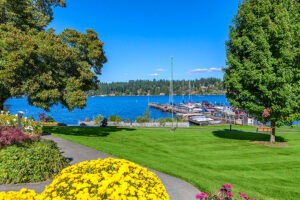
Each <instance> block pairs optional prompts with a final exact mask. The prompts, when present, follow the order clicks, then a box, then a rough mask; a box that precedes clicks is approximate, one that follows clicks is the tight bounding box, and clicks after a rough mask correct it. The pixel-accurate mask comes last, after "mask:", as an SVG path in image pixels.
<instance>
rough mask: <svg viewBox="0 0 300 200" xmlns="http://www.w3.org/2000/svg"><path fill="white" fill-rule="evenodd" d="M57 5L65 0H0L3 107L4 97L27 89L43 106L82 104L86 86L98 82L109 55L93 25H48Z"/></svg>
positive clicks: (33, 101) (34, 101) (31, 98)
mask: <svg viewBox="0 0 300 200" xmlns="http://www.w3.org/2000/svg"><path fill="white" fill-rule="evenodd" d="M53 6H65V2H64V0H9V1H8V0H7V1H6V0H0V16H1V19H0V89H1V91H0V107H1V108H3V104H4V102H5V100H6V99H8V98H10V97H14V96H18V95H26V96H27V97H28V102H29V104H31V105H35V106H38V107H41V108H43V109H45V110H49V108H50V107H51V106H52V105H54V104H58V103H61V104H62V105H63V106H65V107H67V108H68V109H69V110H72V109H74V108H75V107H78V108H83V107H84V106H85V103H86V99H87V95H86V91H88V90H91V89H95V88H97V83H98V80H97V74H101V69H102V66H103V63H105V62H106V57H105V55H104V51H103V48H102V47H103V43H102V42H101V41H100V40H99V39H98V35H97V33H96V32H95V31H93V30H90V29H89V30H87V31H86V33H85V34H83V33H80V32H78V31H76V30H71V29H65V30H64V31H63V32H62V33H60V34H56V33H55V31H54V30H53V29H48V30H46V27H47V26H48V24H49V23H50V22H51V20H52V19H53V13H52V8H53Z"/></svg>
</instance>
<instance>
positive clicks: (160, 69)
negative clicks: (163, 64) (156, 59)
mask: <svg viewBox="0 0 300 200" xmlns="http://www.w3.org/2000/svg"><path fill="white" fill-rule="evenodd" d="M156 71H157V72H164V71H165V69H163V68H157V69H156Z"/></svg>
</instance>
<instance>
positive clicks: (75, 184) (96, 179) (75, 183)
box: [40, 158, 169, 200]
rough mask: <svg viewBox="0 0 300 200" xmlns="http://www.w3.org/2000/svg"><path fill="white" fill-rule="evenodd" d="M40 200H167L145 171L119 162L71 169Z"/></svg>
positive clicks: (94, 162)
mask: <svg viewBox="0 0 300 200" xmlns="http://www.w3.org/2000/svg"><path fill="white" fill-rule="evenodd" d="M40 197H41V199H54V198H59V199H160V200H164V199H169V196H168V194H167V192H166V189H165V187H164V186H163V184H162V183H161V181H160V180H159V179H158V177H157V176H156V175H155V174H154V173H153V172H150V171H148V170H147V169H146V168H143V167H140V166H139V165H137V164H135V163H132V162H129V161H127V160H122V159H114V158H107V159H104V160H100V159H98V160H92V161H90V162H88V161H85V162H81V163H79V164H76V165H72V166H70V167H67V168H65V169H63V170H62V172H61V173H60V174H59V175H58V176H57V177H56V178H55V179H54V180H53V182H52V183H51V184H50V185H49V186H47V187H46V189H45V190H44V191H43V192H42V194H41V196H40Z"/></svg>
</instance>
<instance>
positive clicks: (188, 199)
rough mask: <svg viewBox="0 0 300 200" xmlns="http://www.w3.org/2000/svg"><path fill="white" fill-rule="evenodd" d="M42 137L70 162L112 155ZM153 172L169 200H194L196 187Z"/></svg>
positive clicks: (14, 188)
mask: <svg viewBox="0 0 300 200" xmlns="http://www.w3.org/2000/svg"><path fill="white" fill-rule="evenodd" d="M43 138H45V139H49V140H53V141H55V142H56V143H57V145H58V147H59V148H60V149H61V152H62V153H63V155H64V156H65V157H67V158H69V159H70V160H71V164H74V163H78V162H81V161H85V160H94V159H98V158H101V159H104V158H107V157H112V156H110V155H108V154H105V153H102V152H99V151H97V150H94V149H91V148H88V147H85V146H82V145H80V144H75V143H73V142H70V141H67V140H64V139H62V138H59V137H55V136H53V135H46V136H43ZM151 171H154V170H151ZM154 172H155V173H156V175H157V176H158V177H159V178H160V180H161V181H162V182H163V184H164V186H165V187H166V189H167V192H168V194H169V196H170V199H171V200H195V196H196V194H197V193H199V190H198V189H197V188H195V187H194V186H192V185H191V184H189V183H187V182H185V181H182V180H180V179H178V178H174V177H172V176H169V175H167V174H163V173H160V172H157V171H154ZM51 181H52V180H47V181H44V182H40V183H29V184H9V185H0V191H19V190H20V189H21V188H28V189H33V190H35V191H36V192H38V193H40V192H42V191H43V190H44V188H45V186H46V185H48V184H50V183H51Z"/></svg>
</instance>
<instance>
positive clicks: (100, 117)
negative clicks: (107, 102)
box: [93, 115, 103, 126]
mask: <svg viewBox="0 0 300 200" xmlns="http://www.w3.org/2000/svg"><path fill="white" fill-rule="evenodd" d="M102 119H103V116H102V115H98V116H97V117H95V118H94V119H93V121H94V122H95V125H97V126H100V125H101V121H102Z"/></svg>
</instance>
